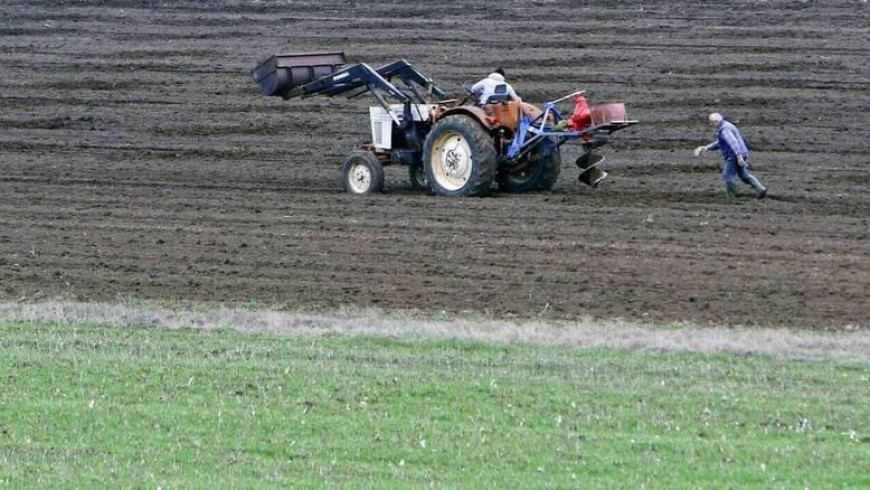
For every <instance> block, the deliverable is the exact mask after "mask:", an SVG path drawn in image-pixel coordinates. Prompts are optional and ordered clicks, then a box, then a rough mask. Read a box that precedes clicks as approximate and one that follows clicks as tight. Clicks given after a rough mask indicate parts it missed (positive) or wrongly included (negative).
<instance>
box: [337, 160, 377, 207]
mask: <svg viewBox="0 0 870 490" xmlns="http://www.w3.org/2000/svg"><path fill="white" fill-rule="evenodd" d="M341 186H342V187H343V188H344V190H345V191H347V192H348V194H355V195H358V196H367V195H369V194H372V193H375V192H381V191H382V190H383V189H384V167H383V165H381V162H380V161H379V160H378V157H376V156H375V154H374V153H372V152H370V151H363V150H358V151H355V152H353V153H351V154H350V156H349V157H347V160H345V161H344V165H343V166H342V168H341Z"/></svg>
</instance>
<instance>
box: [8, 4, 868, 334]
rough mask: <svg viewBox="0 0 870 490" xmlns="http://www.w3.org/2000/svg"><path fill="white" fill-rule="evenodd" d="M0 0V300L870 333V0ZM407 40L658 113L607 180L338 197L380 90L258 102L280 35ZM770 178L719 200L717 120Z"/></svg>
mask: <svg viewBox="0 0 870 490" xmlns="http://www.w3.org/2000/svg"><path fill="white" fill-rule="evenodd" d="M681 3H682V2H664V1H662V2H633V3H632V2H628V3H627V2H617V1H610V2H596V6H595V7H594V8H593V7H576V6H575V5H576V4H577V3H576V2H567V1H565V2H563V1H546V0H540V1H519V2H502V3H494V2H487V1H482V0H481V1H476V2H475V1H466V2H455V3H451V4H450V5H449V6H447V5H445V6H437V5H435V2H430V1H424V0H417V1H408V2H374V3H372V4H369V3H368V2H348V1H337V0H336V1H321V0H316V1H315V0H304V1H299V2H283V1H282V2H279V1H260V2H256V3H254V2H247V1H242V0H236V1H230V0H218V1H210V2H190V1H172V0H166V1H161V2H153V1H148V0H106V1H96V0H94V1H79V2H51V1H33V0H27V1H25V0H17V1H16V0H12V1H6V2H3V3H2V4H0V19H2V20H0V108H2V109H0V299H4V300H22V299H23V300H35V299H40V298H54V297H63V298H69V299H74V300H83V301H105V300H109V301H111V300H116V299H118V298H141V299H147V300H170V301H192V302H199V301H205V302H211V301H215V302H248V301H257V302H262V303H267V304H270V305H273V306H277V307H293V308H298V307H301V308H327V309H331V308H336V307H340V306H342V305H351V304H353V305H359V306H378V307H382V308H389V309H391V308H402V309H404V308H419V309H423V310H447V311H466V310H467V311H474V312H484V313H490V314H493V315H496V316H505V315H519V316H524V317H525V316H536V315H545V316H554V317H558V318H577V317H585V316H591V317H597V318H614V317H619V318H625V319H632V320H644V321H655V322H659V321H663V322H671V321H689V322H695V323H700V324H707V323H715V324H726V325H731V324H755V325H788V326H801V327H811V328H835V329H845V328H868V327H870V320H868V316H867V312H868V311H870V292H868V286H870V259H868V257H870V223H868V221H870V192H868V191H870V174H868V160H870V158H868V156H870V139H868V137H867V128H868V127H870V116H868V114H870V91H868V88H867V87H868V85H867V80H870V30H868V27H867V26H868V25H870V5H868V4H866V3H861V2H791V1H771V2H729V3H727V5H726V6H724V7H723V5H724V4H722V2H693V3H691V4H690V5H689V6H686V5H681ZM319 50H328V51H334V50H343V51H345V52H346V53H348V55H350V56H352V57H354V58H356V59H359V60H361V61H366V62H368V63H370V64H373V65H379V64H382V63H387V62H389V61H392V60H395V59H398V58H406V59H408V60H409V61H411V62H412V63H414V64H415V65H416V66H418V67H419V68H420V69H421V70H422V71H423V72H425V73H427V74H429V75H430V76H432V77H433V78H435V80H436V81H437V82H438V83H439V85H441V86H442V87H443V88H446V89H448V90H449V91H451V92H454V93H458V92H459V91H460V90H461V86H462V84H463V83H467V82H472V81H474V80H476V79H477V78H479V77H481V76H483V75H485V74H486V73H487V72H488V70H490V69H492V68H493V67H495V66H504V67H505V68H506V70H507V72H508V78H509V79H510V81H512V83H513V85H514V87H515V88H516V89H517V91H518V92H519V93H520V94H521V95H522V96H523V97H524V99H525V100H527V101H535V102H542V101H544V100H547V99H554V98H557V97H559V96H561V95H564V94H565V93H568V92H571V91H574V90H580V89H584V90H587V91H588V93H589V94H590V97H591V99H592V100H593V102H595V101H603V100H623V101H625V102H626V104H627V106H628V108H629V111H630V113H631V115H632V116H633V117H635V118H637V119H639V120H641V121H642V124H641V125H638V126H635V127H633V128H630V129H628V130H626V131H624V132H622V133H620V134H618V136H617V137H616V138H615V140H614V141H613V144H612V145H611V146H610V147H609V149H608V151H607V161H606V163H605V164H604V167H605V170H607V171H608V172H610V174H611V176H610V177H609V178H608V179H607V180H606V181H605V182H604V183H602V185H601V187H600V188H599V189H598V190H597V191H591V190H589V189H587V188H585V187H582V186H581V185H580V184H578V183H577V182H576V176H577V173H578V170H577V168H576V167H574V165H573V160H574V158H576V157H577V156H578V155H579V153H580V151H579V148H578V147H577V146H567V145H566V146H565V147H563V160H564V167H563V175H562V178H561V180H560V181H559V183H558V184H557V185H556V188H555V189H554V190H553V191H552V192H546V193H533V194H523V195H506V194H496V195H495V196H493V197H489V198H484V199H448V198H440V197H435V196H430V195H426V194H425V193H420V192H415V191H412V190H411V187H410V183H409V182H408V179H407V169H406V168H405V167H390V168H388V169H387V189H386V193H384V194H382V195H378V196H374V197H368V198H354V197H351V196H348V195H346V194H344V193H343V192H342V191H341V189H340V185H339V173H340V172H339V169H340V163H341V161H342V160H343V158H344V156H345V155H346V154H348V153H349V152H350V151H351V150H352V149H353V148H354V147H355V146H356V145H358V144H360V143H363V142H365V141H366V140H367V138H368V116H367V107H368V105H369V104H370V103H371V102H370V101H368V100H363V99H353V100H347V99H344V98H336V99H325V98H311V99H306V100H292V101H286V102H285V101H282V100H280V99H278V98H267V97H264V96H262V95H261V94H260V93H259V92H258V91H257V87H256V86H255V85H254V84H253V83H252V81H251V80H250V78H249V76H248V70H250V69H251V68H252V67H253V66H254V65H255V63H256V61H257V59H258V58H259V57H260V56H261V55H262V54H264V53H271V52H276V51H298V52H310V51H319ZM713 110H718V111H721V112H724V113H725V114H726V115H727V116H729V117H730V118H731V120H732V121H734V122H736V123H737V124H738V125H739V126H740V127H741V129H742V130H743V132H744V134H745V136H746V137H747V139H748V140H749V141H750V144H751V147H752V149H753V154H752V163H753V168H754V170H755V172H756V175H758V176H759V177H760V178H761V179H762V180H763V181H764V182H765V183H766V184H768V185H769V187H770V194H771V197H770V198H769V199H767V200H763V201H757V200H755V199H753V198H752V197H751V193H750V190H749V189H748V188H746V187H744V188H743V191H744V195H743V196H741V197H740V198H738V199H737V200H734V201H729V200H727V199H726V198H725V197H724V192H723V188H722V186H721V183H720V181H719V177H718V175H717V172H718V170H717V164H716V158H715V157H714V156H712V155H710V156H707V157H705V158H704V159H701V160H698V159H694V158H693V157H692V156H691V150H692V148H694V147H695V146H697V145H699V144H702V143H705V142H708V141H710V140H711V139H712V135H711V133H710V131H709V128H707V127H706V125H705V124H704V123H705V117H706V114H707V113H709V112H711V111H713Z"/></svg>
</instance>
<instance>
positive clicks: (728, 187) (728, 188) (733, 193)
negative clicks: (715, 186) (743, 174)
mask: <svg viewBox="0 0 870 490" xmlns="http://www.w3.org/2000/svg"><path fill="white" fill-rule="evenodd" d="M725 194H726V195H727V196H728V197H730V198H734V197H737V185H736V184H725Z"/></svg>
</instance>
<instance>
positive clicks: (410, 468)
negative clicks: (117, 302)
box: [0, 323, 870, 488]
mask: <svg viewBox="0 0 870 490" xmlns="http://www.w3.org/2000/svg"><path fill="white" fill-rule="evenodd" d="M868 468H870V364H866V363H857V362H845V361H782V360H772V359H767V358H761V357H748V356H733V355H716V356H708V355H698V354H674V353H638V352H628V351H616V350H581V349H570V348H552V347H531V346H523V345H516V344H491V343H490V344H485V343H475V342H451V341H426V340H403V341H397V340H391V339H386V338H371V337H352V336H342V337H333V338H323V337H288V336H283V337H282V336H277V335H264V334H243V333H238V332H234V331H208V332H206V331H195V330H167V329H157V328H128V327H112V326H93V325H90V326H69V325H48V324H30V323H0V486H3V485H6V486H9V487H11V488H20V487H30V486H41V487H60V486H80V487H90V486H111V487H119V486H120V487H131V486H135V487H145V488H149V487H150V488H158V487H163V488H167V487H172V488H174V487H184V488H189V487H198V488H202V487H213V486H221V487H228V486H237V487H244V488H251V487H267V486H272V487H288V486H292V487H316V486H327V487H362V488H371V487H389V488H397V487H398V488H401V487H418V486H429V485H434V486H435V487H440V488H443V487H465V488H472V487H473V488H546V487H561V488H590V487H592V488H594V487H599V488H615V487H616V488H620V487H634V488H637V487H640V486H646V487H653V488H668V487H697V486H702V487H708V488H709V487H722V486H727V487H746V486H758V487H787V488H796V487H800V488H803V487H804V486H808V487H812V488H820V487H838V488H840V487H855V488H858V487H861V488H867V487H870V471H868Z"/></svg>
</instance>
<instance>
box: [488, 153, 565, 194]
mask: <svg viewBox="0 0 870 490" xmlns="http://www.w3.org/2000/svg"><path fill="white" fill-rule="evenodd" d="M525 163H526V164H527V166H526V167H525V168H524V169H523V170H521V171H519V172H510V171H505V172H504V173H501V174H499V176H498V186H499V188H500V189H501V190H503V191H505V192H529V191H548V190H550V189H552V188H553V186H554V185H556V182H557V181H558V180H559V174H560V173H562V153H561V151H559V147H558V146H556V145H555V144H554V143H553V142H551V141H543V142H542V143H541V144H539V145H538V146H537V147H536V148H535V149H533V150H532V151H531V152H529V155H528V156H527V157H526V161H525Z"/></svg>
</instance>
